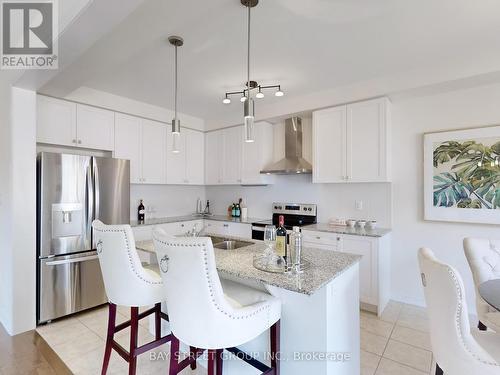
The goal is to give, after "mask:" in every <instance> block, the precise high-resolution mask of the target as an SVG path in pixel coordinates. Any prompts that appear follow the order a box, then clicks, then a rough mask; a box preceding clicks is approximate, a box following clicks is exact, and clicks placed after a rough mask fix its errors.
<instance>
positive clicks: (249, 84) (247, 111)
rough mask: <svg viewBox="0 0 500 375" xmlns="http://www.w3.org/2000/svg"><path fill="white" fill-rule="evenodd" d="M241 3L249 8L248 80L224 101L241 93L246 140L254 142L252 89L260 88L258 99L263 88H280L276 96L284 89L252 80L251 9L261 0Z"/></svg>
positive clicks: (257, 94) (280, 94) (226, 102)
mask: <svg viewBox="0 0 500 375" xmlns="http://www.w3.org/2000/svg"><path fill="white" fill-rule="evenodd" d="M240 2H241V4H242V5H243V6H244V7H245V8H247V10H248V24H247V81H246V82H245V86H246V87H245V88H244V89H243V90H241V91H231V92H226V94H225V97H224V99H223V100H222V102H223V103H224V104H229V103H231V99H230V96H231V95H241V98H240V101H241V102H242V103H243V114H244V127H245V142H253V141H254V137H253V126H254V121H255V103H254V100H253V99H252V90H256V89H258V92H257V93H256V94H255V97H256V98H257V99H262V98H264V96H265V95H264V93H263V92H262V91H263V90H266V89H273V90H276V89H277V90H278V91H276V92H275V94H274V95H275V96H283V95H284V94H283V91H281V85H266V86H263V85H259V84H258V83H257V82H256V81H251V80H250V31H251V30H250V25H251V9H252V8H253V7H255V6H257V4H259V0H240Z"/></svg>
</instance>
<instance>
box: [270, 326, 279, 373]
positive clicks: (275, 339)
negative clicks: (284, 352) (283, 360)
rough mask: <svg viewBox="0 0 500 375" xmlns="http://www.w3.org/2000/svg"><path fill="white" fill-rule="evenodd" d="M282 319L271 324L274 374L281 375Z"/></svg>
mask: <svg viewBox="0 0 500 375" xmlns="http://www.w3.org/2000/svg"><path fill="white" fill-rule="evenodd" d="M279 355H280V321H279V320H278V321H277V322H276V323H274V324H273V325H272V326H271V367H272V368H274V375H280V361H279Z"/></svg>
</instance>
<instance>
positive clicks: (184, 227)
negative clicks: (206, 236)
mask: <svg viewBox="0 0 500 375" xmlns="http://www.w3.org/2000/svg"><path fill="white" fill-rule="evenodd" d="M195 225H196V230H197V231H199V230H201V229H202V228H203V220H190V221H179V222H175V223H166V224H158V225H155V226H154V228H153V230H154V229H156V228H159V229H162V230H163V231H165V233H167V234H170V235H172V236H180V235H183V234H186V233H187V232H188V231H190V230H192V229H193V228H194V226H195Z"/></svg>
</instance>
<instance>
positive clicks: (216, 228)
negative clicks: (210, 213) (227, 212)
mask: <svg viewBox="0 0 500 375" xmlns="http://www.w3.org/2000/svg"><path fill="white" fill-rule="evenodd" d="M205 232H207V233H211V234H217V235H220V236H234V237H241V238H246V239H251V238H252V225H251V224H242V223H231V222H228V221H217V220H205Z"/></svg>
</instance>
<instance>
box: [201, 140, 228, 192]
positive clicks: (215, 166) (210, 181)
mask: <svg viewBox="0 0 500 375" xmlns="http://www.w3.org/2000/svg"><path fill="white" fill-rule="evenodd" d="M223 147H224V139H223V137H222V131H220V130H217V131H213V132H209V133H206V134H205V184H206V185H219V184H222V163H223V161H222V160H223V159H222V154H223Z"/></svg>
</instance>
